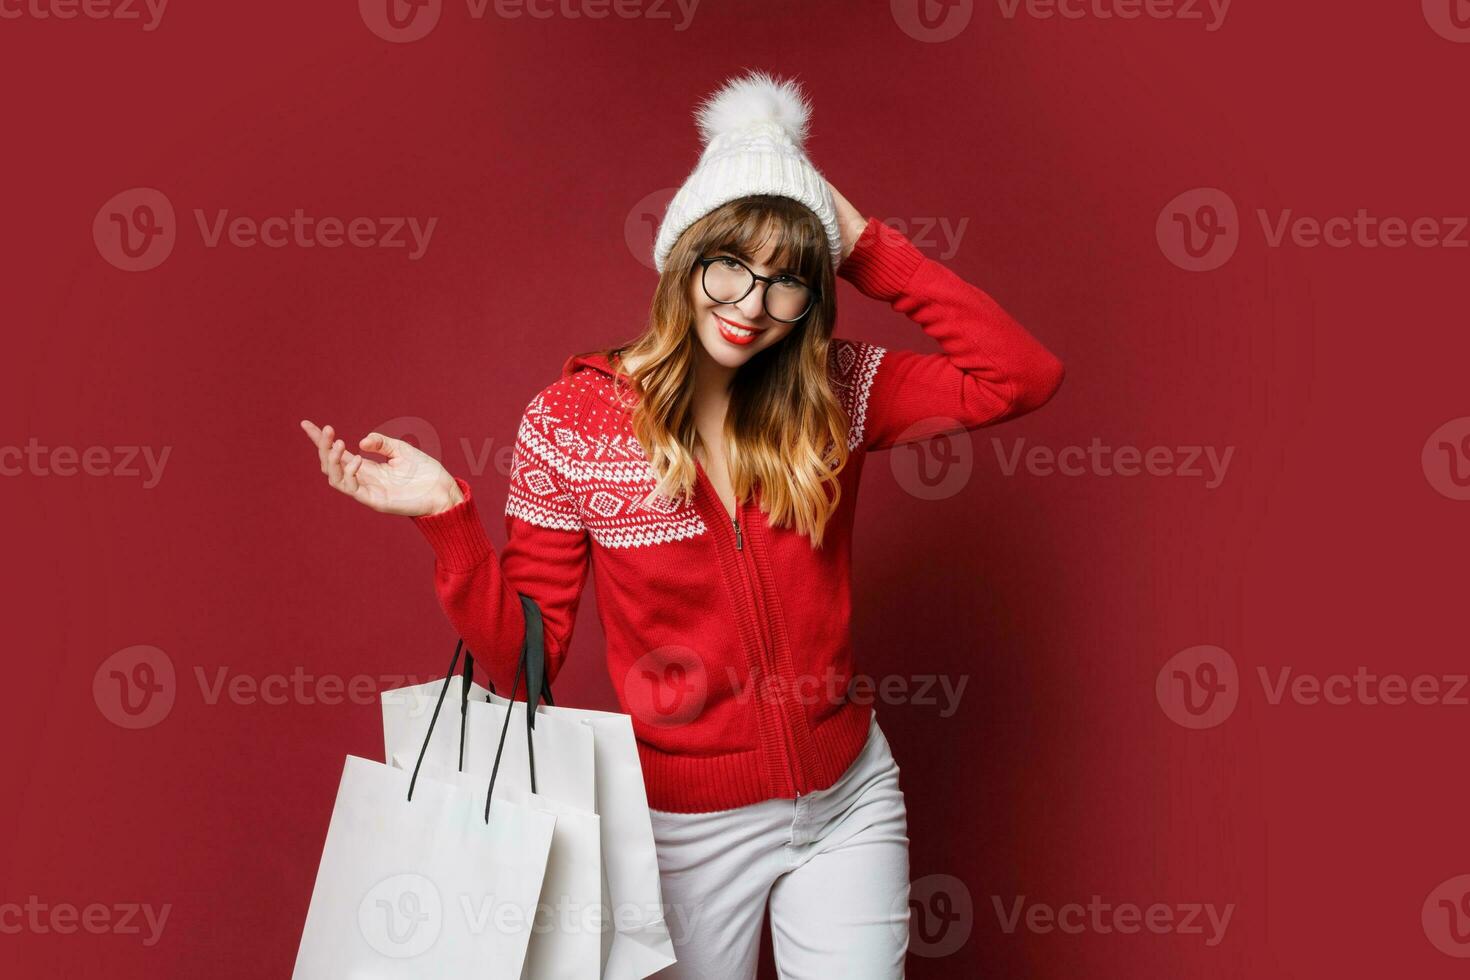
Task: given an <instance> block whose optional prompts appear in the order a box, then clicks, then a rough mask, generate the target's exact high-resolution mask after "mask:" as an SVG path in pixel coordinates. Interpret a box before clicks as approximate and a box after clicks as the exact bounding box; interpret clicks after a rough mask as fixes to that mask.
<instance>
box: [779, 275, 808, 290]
mask: <svg viewBox="0 0 1470 980" xmlns="http://www.w3.org/2000/svg"><path fill="white" fill-rule="evenodd" d="M771 285H772V286H784V287H785V288H787V289H805V288H806V283H804V282H802V281H801V280H800V279H798V278H796V277H795V276H777V277H776V278H775V279H774V280H773V281H772V282H771Z"/></svg>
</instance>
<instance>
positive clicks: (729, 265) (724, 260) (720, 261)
mask: <svg viewBox="0 0 1470 980" xmlns="http://www.w3.org/2000/svg"><path fill="white" fill-rule="evenodd" d="M715 264H716V265H718V266H719V267H720V268H722V269H738V268H740V263H739V262H737V261H735V260H734V259H732V258H730V257H729V256H728V255H719V256H716V257H715Z"/></svg>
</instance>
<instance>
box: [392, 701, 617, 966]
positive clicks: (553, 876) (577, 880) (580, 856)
mask: <svg viewBox="0 0 1470 980" xmlns="http://www.w3.org/2000/svg"><path fill="white" fill-rule="evenodd" d="M517 710H520V709H517ZM514 727H515V726H514V725H512V728H514ZM540 732H541V726H540V725H537V726H536V736H535V737H536V738H537V739H539V738H540ZM506 751H507V754H506V755H505V756H503V757H502V759H501V768H500V771H499V772H498V773H497V774H496V781H495V796H496V798H497V799H505V800H510V801H514V802H518V803H525V805H527V806H528V807H530V808H531V809H533V810H544V811H545V812H547V813H550V814H552V815H553V816H554V817H555V818H556V829H555V830H554V831H553V833H552V837H551V854H550V857H549V858H548V860H547V864H546V878H545V881H544V882H543V883H542V886H541V897H540V901H539V902H538V904H537V907H536V917H535V920H534V922H533V924H532V927H531V942H530V947H529V949H528V950H527V952H526V966H525V969H524V971H523V972H522V974H521V976H522V977H523V978H524V980H586V978H588V977H597V976H598V975H599V974H600V972H601V969H602V918H603V911H602V910H603V905H602V892H603V888H602V853H601V852H602V838H601V830H600V827H599V823H600V821H599V820H598V817H597V814H595V813H593V812H592V811H591V810H587V809H583V808H580V807H573V806H568V805H566V804H564V803H559V802H557V801H556V800H552V799H549V798H547V797H545V796H542V795H540V794H538V793H531V792H527V791H523V790H513V789H510V788H509V786H506V788H505V789H504V790H502V785H501V784H502V781H503V780H504V778H505V776H506V775H507V770H508V767H513V766H515V765H516V764H517V760H516V759H514V758H512V757H510V756H509V754H508V753H509V748H508V746H507V750H506ZM541 758H542V757H541V756H540V755H538V760H539V759H541ZM413 761H414V760H413V759H411V758H408V757H406V756H405V755H402V754H394V756H393V764H394V765H395V766H397V767H398V768H401V769H411V768H412V767H413ZM520 764H521V765H524V764H525V760H524V759H522V760H520ZM542 765H544V762H540V761H538V769H539V768H540V766H542ZM421 774H422V775H423V776H427V777H428V778H430V779H438V780H443V781H446V782H450V783H454V784H456V785H458V786H461V787H463V788H465V789H468V790H469V791H470V792H471V793H473V794H478V795H479V796H481V797H483V796H484V794H485V790H486V786H487V784H488V780H487V779H486V777H484V776H477V775H473V774H470V773H462V772H457V771H455V770H453V769H445V768H442V767H440V766H432V765H430V764H428V763H425V764H424V766H423V769H422V770H421ZM502 794H503V795H502Z"/></svg>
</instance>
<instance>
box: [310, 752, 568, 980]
mask: <svg viewBox="0 0 1470 980" xmlns="http://www.w3.org/2000/svg"><path fill="white" fill-rule="evenodd" d="M411 781H412V782H413V784H414V785H413V790H412V798H411V799H410V789H409V786H410V782H411ZM488 809H489V813H488V822H487V816H486V807H485V798H484V796H483V794H476V793H473V792H471V791H470V790H468V789H465V788H462V787H460V786H456V785H453V784H451V783H448V782H441V781H438V780H433V779H425V778H422V777H420V778H418V779H417V780H414V777H413V775H412V773H410V772H406V771H404V770H401V769H394V768H391V767H389V766H386V765H384V764H382V763H379V762H373V761H371V760H368V759H361V758H358V757H356V756H348V757H347V761H346V764H345V765H344V766H343V769H342V780H341V783H340V784H339V785H338V788H337V802H336V805H335V806H334V808H333V810H332V819H331V824H330V825H329V827H328V828H327V839H326V844H325V846H324V847H323V849H322V858H321V863H320V865H319V866H318V868H317V877H316V885H315V887H314V888H313V890H312V894H311V904H310V906H309V908H308V910H307V913H306V924H305V927H304V928H303V931H302V936H301V945H300V947H299V948H298V950H297V954H296V967H295V970H294V972H293V973H292V977H293V980H393V978H409V977H413V978H421V977H434V978H436V980H470V978H474V980H490V978H502V980H516V978H517V977H519V976H520V975H521V971H522V968H523V966H524V961H525V956H526V949H527V945H528V943H529V940H530V937H531V924H532V920H531V916H532V915H533V914H534V911H535V906H536V902H537V900H538V897H539V895H540V893H541V888H542V884H543V880H544V874H545V870H546V863H547V858H548V855H549V853H550V850H551V842H552V835H553V832H554V829H555V826H556V818H555V817H554V816H552V814H550V813H548V812H545V811H544V810H539V809H532V808H531V807H528V806H526V805H525V804H524V803H517V802H514V801H511V800H509V799H501V798H498V797H497V798H495V799H494V800H492V801H491V804H490V806H489V808H488Z"/></svg>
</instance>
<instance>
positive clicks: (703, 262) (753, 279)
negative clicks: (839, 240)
mask: <svg viewBox="0 0 1470 980" xmlns="http://www.w3.org/2000/svg"><path fill="white" fill-rule="evenodd" d="M726 260H728V261H730V262H734V263H735V264H736V265H738V266H740V268H742V269H744V270H745V271H746V272H747V273H748V274H749V275H750V289H747V290H746V291H745V292H743V293H741V294H740V295H739V296H737V297H735V298H734V299H720V298H719V297H717V296H711V295H710V291H709V287H708V286H707V285H705V282H704V277H705V275H706V274H707V273H708V272H709V267H710V263H711V262H723V261H726ZM694 264H695V265H697V266H701V268H700V270H699V288H700V289H703V290H704V295H706V296H709V298H710V299H711V300H712V301H714V302H716V303H719V304H721V305H724V304H726V303H738V302H740V301H741V300H742V299H744V298H745V297H747V296H749V295H750V290H751V289H754V288H755V284H756V283H758V282H763V283H765V284H766V291H765V292H764V293H762V294H761V309H763V310H765V311H766V316H768V317H770V318H771V319H772V320H775V321H776V322H777V323H800V322H801V321H802V320H804V319H806V315H807V314H808V313H810V312H811V311H812V307H814V306H816V305H817V300H818V299H819V298H821V293H820V292H818V291H817V288H816V287H815V286H810V285H807V284H806V283H804V282H801V280H800V279H797V278H796V277H795V276H787V275H777V276H760V275H756V272H755V270H754V269H752V268H751V267H750V266H748V265H746V264H745V263H744V262H741V261H740V260H739V259H737V258H736V257H735V256H733V255H711V256H708V257H707V258H699V259H695V260H694ZM777 279H791V280H794V281H796V282H801V285H803V286H806V290H807V292H809V293H811V300H810V302H808V303H807V304H806V309H804V310H802V311H801V313H800V314H798V315H797V316H795V317H793V318H791V319H790V320H783V319H781V318H780V317H779V316H776V314H774V313H772V312H771V308H770V307H769V306H767V305H766V300H767V299H768V298H769V297H770V295H771V283H773V282H775V281H776V280H777Z"/></svg>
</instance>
